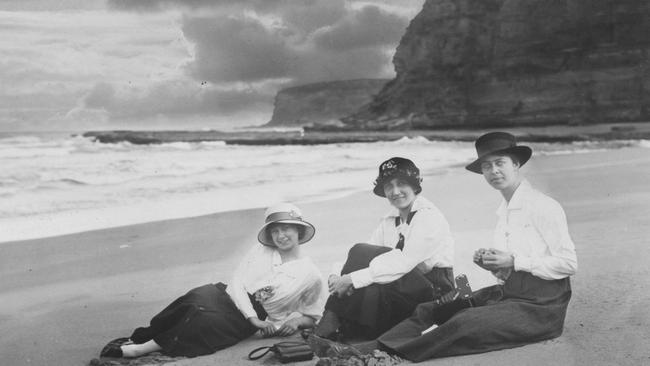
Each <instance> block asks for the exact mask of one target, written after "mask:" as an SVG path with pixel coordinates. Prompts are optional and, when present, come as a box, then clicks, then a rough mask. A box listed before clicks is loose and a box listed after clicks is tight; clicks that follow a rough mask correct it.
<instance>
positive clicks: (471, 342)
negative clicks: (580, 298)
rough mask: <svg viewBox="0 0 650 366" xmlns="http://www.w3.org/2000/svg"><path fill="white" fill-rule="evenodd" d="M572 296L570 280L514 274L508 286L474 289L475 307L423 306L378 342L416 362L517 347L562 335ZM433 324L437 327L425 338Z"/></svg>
mask: <svg viewBox="0 0 650 366" xmlns="http://www.w3.org/2000/svg"><path fill="white" fill-rule="evenodd" d="M570 298H571V285H570V282H569V278H568V277H567V278H564V279H561V280H551V281H549V280H543V279H540V278H538V277H535V276H533V275H531V274H530V273H528V272H513V273H512V274H511V276H510V278H508V280H507V281H506V283H505V284H504V285H496V286H491V287H487V288H484V289H481V290H478V291H476V292H475V293H474V300H473V301H474V304H473V305H474V306H473V307H472V306H470V304H469V303H468V302H467V300H456V301H454V302H452V303H449V304H446V305H442V306H436V305H435V304H433V303H431V302H428V303H424V304H420V305H419V306H418V307H417V308H416V310H415V312H414V313H413V315H412V316H411V317H410V318H409V319H407V320H405V321H403V322H401V323H399V324H398V325H396V326H395V327H393V328H392V329H390V330H389V331H388V332H386V333H384V334H383V335H382V336H381V337H380V338H379V339H378V341H379V343H380V346H383V347H386V348H388V349H389V350H392V351H393V352H395V353H397V354H399V355H401V356H402V357H405V358H407V359H409V360H411V361H414V362H420V361H424V360H426V359H430V358H434V357H445V356H455V355H465V354H473V353H481V352H488V351H494V350H499V349H504V348H513V347H518V346H522V345H525V344H528V343H532V342H539V341H542V340H546V339H551V338H555V337H558V336H559V335H560V334H562V329H563V326H564V318H565V315H566V309H567V306H568V304H569V299H570ZM432 324H438V325H439V326H438V328H436V329H434V330H432V331H430V332H428V333H426V334H424V335H421V332H422V331H424V330H425V329H427V328H429V327H430V326H431V325H432Z"/></svg>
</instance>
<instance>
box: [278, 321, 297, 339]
mask: <svg viewBox="0 0 650 366" xmlns="http://www.w3.org/2000/svg"><path fill="white" fill-rule="evenodd" d="M301 325H302V319H301V318H293V319H289V320H287V321H286V322H284V324H282V326H281V327H280V329H278V330H277V331H276V332H275V335H276V336H279V337H286V336H290V335H292V334H294V333H295V332H297V331H298V329H300V326H301Z"/></svg>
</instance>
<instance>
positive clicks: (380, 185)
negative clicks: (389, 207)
mask: <svg viewBox="0 0 650 366" xmlns="http://www.w3.org/2000/svg"><path fill="white" fill-rule="evenodd" d="M393 178H402V179H404V180H405V181H407V182H408V184H409V185H410V186H411V187H413V190H414V191H415V193H416V194H419V193H420V192H422V184H420V182H418V180H417V179H415V178H413V177H409V176H407V175H404V174H393V175H390V176H388V177H386V178H384V179H382V180H381V181H379V182H377V184H375V188H373V189H372V192H373V193H374V194H376V195H377V196H379V197H384V198H386V193H384V184H385V183H386V182H388V181H390V180H391V179H393Z"/></svg>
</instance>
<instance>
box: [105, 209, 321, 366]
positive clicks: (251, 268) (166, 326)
mask: <svg viewBox="0 0 650 366" xmlns="http://www.w3.org/2000/svg"><path fill="white" fill-rule="evenodd" d="M265 216H266V220H265V223H264V224H263V225H262V228H261V229H260V231H259V234H258V240H259V242H260V243H261V245H255V246H254V247H253V248H251V250H250V251H249V252H248V253H247V254H246V256H245V257H244V259H243V260H242V261H241V262H240V265H239V267H238V269H237V270H236V271H235V273H234V276H233V278H232V280H231V282H230V284H229V285H228V286H226V285H225V284H223V283H217V284H209V285H205V286H201V287H198V288H195V289H193V290H191V291H189V292H188V293H187V294H185V295H183V296H181V297H180V298H178V299H176V300H175V301H174V302H173V303H171V304H170V305H169V306H167V307H166V308H165V309H164V310H163V311H161V312H160V313H159V314H158V315H156V316H154V317H153V319H151V323H150V325H149V326H148V327H142V328H137V329H136V330H135V331H134V332H133V334H132V335H131V336H130V337H129V338H118V339H116V340H114V341H111V342H110V343H109V344H108V345H106V347H104V349H103V350H102V352H101V356H102V357H138V356H141V355H144V354H147V353H150V352H154V351H160V352H162V353H164V354H166V355H170V356H186V357H194V356H199V355H205V354H210V353H213V352H215V351H218V350H220V349H223V348H226V347H229V346H232V345H234V344H235V343H237V342H239V341H241V340H243V339H245V338H247V337H249V336H251V335H253V334H254V333H255V332H257V331H260V332H261V334H262V335H263V336H266V337H270V336H288V335H291V334H294V333H295V332H296V331H297V330H298V329H302V328H308V327H313V326H314V324H315V322H316V321H318V320H319V319H320V316H321V314H322V312H323V306H324V303H325V299H326V298H327V289H326V286H325V283H324V281H323V279H322V276H321V274H320V271H319V270H318V268H317V267H316V266H315V265H314V263H313V262H312V261H311V259H309V258H308V257H305V256H303V255H302V253H301V250H300V245H301V244H304V243H306V242H308V241H309V240H311V238H312V237H313V236H314V232H315V229H314V227H313V226H312V224H310V223H309V222H307V221H305V220H303V219H302V215H301V213H300V210H299V209H298V208H297V207H296V206H294V205H292V204H289V203H282V204H278V205H275V206H272V207H269V208H268V209H267V210H266V214H265Z"/></svg>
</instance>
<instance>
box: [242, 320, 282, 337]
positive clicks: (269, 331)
mask: <svg viewBox="0 0 650 366" xmlns="http://www.w3.org/2000/svg"><path fill="white" fill-rule="evenodd" d="M248 321H249V322H250V323H251V324H253V326H254V327H255V328H257V329H259V330H260V332H261V333H262V336H264V337H272V336H274V335H275V332H276V331H275V326H274V325H273V324H271V323H270V322H267V321H264V320H260V319H259V318H257V317H254V316H252V317H250V318H248Z"/></svg>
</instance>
